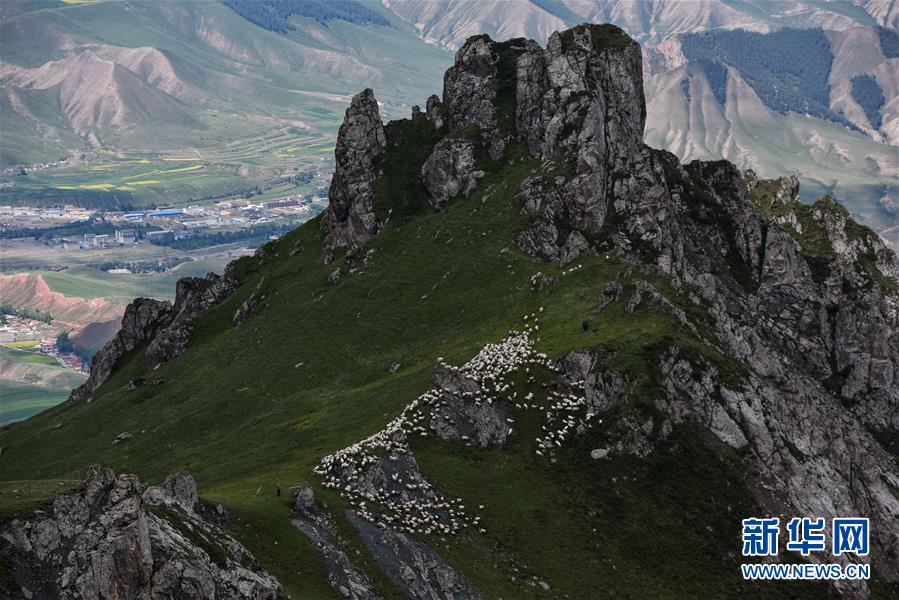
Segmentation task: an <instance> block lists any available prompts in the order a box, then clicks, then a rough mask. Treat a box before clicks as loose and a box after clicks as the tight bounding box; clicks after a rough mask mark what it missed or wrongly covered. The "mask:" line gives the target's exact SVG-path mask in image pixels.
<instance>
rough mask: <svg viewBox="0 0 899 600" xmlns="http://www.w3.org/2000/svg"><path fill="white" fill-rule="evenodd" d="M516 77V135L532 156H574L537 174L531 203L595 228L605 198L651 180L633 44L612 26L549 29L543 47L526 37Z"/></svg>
mask: <svg viewBox="0 0 899 600" xmlns="http://www.w3.org/2000/svg"><path fill="white" fill-rule="evenodd" d="M516 77H517V90H516V98H517V103H516V108H515V121H516V126H517V130H518V136H519V138H520V139H522V140H523V141H524V142H525V143H526V144H527V146H528V149H529V151H530V152H531V153H532V154H534V155H535V156H539V157H542V158H554V157H560V156H564V155H574V156H575V157H576V158H575V160H576V164H575V167H574V174H573V176H572V177H568V178H557V179H556V180H555V181H547V182H545V184H544V185H545V186H546V185H548V186H549V187H550V188H551V189H548V190H546V191H547V193H548V196H549V197H548V198H546V199H545V200H544V201H543V203H542V206H539V207H532V208H531V211H532V212H535V213H539V214H544V215H545V216H547V217H550V218H559V217H563V218H565V219H567V220H569V221H570V222H571V223H572V224H573V225H574V226H575V227H577V228H578V229H580V230H582V231H586V232H594V233H596V232H598V231H599V230H600V229H601V228H602V225H603V223H604V222H605V218H606V214H607V212H608V210H609V206H610V204H612V203H613V202H615V201H616V200H619V199H620V200H623V201H628V200H630V199H631V198H632V197H634V196H635V195H636V194H638V193H642V192H644V191H645V190H646V189H647V188H648V187H650V186H651V185H652V184H654V183H655V177H653V176H652V172H651V169H649V168H648V166H649V165H648V164H647V163H648V157H647V155H646V153H645V150H644V148H643V126H644V124H645V120H646V109H645V104H644V98H643V84H642V63H641V53H640V46H639V45H638V44H637V43H636V42H634V41H633V40H631V39H630V38H628V37H627V35H626V34H624V32H622V31H621V30H620V29H618V28H617V27H615V26H612V25H579V26H578V27H575V28H574V29H570V30H568V31H565V32H562V33H554V34H553V35H552V36H551V37H550V39H549V42H548V44H547V47H546V49H543V48H541V47H540V46H539V45H538V44H537V43H535V42H533V41H529V42H528V43H527V44H526V47H525V51H524V53H523V54H522V55H521V57H520V58H519V59H518V62H517V72H516ZM641 182H642V183H641ZM638 183H639V185H637V184H638ZM530 185H532V186H533V185H534V182H531V183H530Z"/></svg>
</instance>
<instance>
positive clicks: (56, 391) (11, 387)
mask: <svg viewBox="0 0 899 600" xmlns="http://www.w3.org/2000/svg"><path fill="white" fill-rule="evenodd" d="M69 392H70V390H66V389H60V388H43V387H37V386H26V385H16V384H10V383H8V382H5V381H0V427H2V426H3V425H6V424H8V423H13V422H15V421H21V420H22V419H27V418H28V417H31V416H33V415H36V414H38V413H39V412H41V411H44V410H46V409H48V408H50V407H52V406H56V405H57V404H59V403H60V402H62V401H64V400H65V399H66V398H68V396H69Z"/></svg>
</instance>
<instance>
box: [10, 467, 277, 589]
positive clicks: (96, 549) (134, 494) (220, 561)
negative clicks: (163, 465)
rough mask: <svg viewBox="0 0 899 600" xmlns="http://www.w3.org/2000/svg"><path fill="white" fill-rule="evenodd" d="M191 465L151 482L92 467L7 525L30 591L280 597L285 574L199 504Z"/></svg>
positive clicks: (18, 579)
mask: <svg viewBox="0 0 899 600" xmlns="http://www.w3.org/2000/svg"><path fill="white" fill-rule="evenodd" d="M196 502H197V488H196V484H195V483H194V480H193V478H192V477H191V476H190V475H189V474H188V473H179V474H178V475H173V476H171V477H169V478H168V479H166V481H165V483H163V485H162V486H159V487H149V488H144V486H143V485H142V484H141V483H140V482H139V481H138V480H137V478H136V477H134V476H133V475H119V476H116V475H115V474H114V473H113V472H112V471H111V470H110V469H92V470H91V471H90V473H89V474H88V476H87V479H86V480H85V481H84V483H83V484H82V486H81V488H80V489H79V490H78V491H75V492H72V493H70V494H66V495H62V496H57V498H56V499H55V500H54V501H53V505H52V506H51V507H50V508H48V510H47V511H37V512H35V514H33V515H32V516H31V517H28V518H21V519H13V520H12V521H11V522H9V523H7V524H5V525H4V526H3V527H2V529H0V536H2V538H3V539H4V540H5V541H6V542H7V545H6V546H5V547H4V549H3V557H4V559H5V560H6V561H8V562H9V564H10V565H11V570H10V573H11V576H12V578H13V580H14V581H15V583H16V585H18V586H19V587H20V588H21V593H22V597H25V598H33V599H35V600H43V599H47V600H49V599H51V598H135V599H137V598H173V597H174V598H197V599H200V598H206V599H209V600H212V599H213V598H235V599H236V598H241V599H247V600H275V599H276V598H278V597H279V593H280V586H279V585H278V583H277V581H275V579H274V578H273V577H272V576H271V575H269V574H268V573H266V572H265V571H264V570H262V569H261V568H260V567H259V566H258V565H256V563H255V560H254V559H253V557H252V555H250V553H249V552H247V550H246V549H245V548H244V547H243V546H241V545H240V544H239V543H238V542H237V541H235V540H234V539H233V538H231V537H229V536H228V535H226V534H224V533H223V532H222V531H220V530H219V529H217V528H216V527H214V526H213V525H211V524H209V523H208V522H206V521H205V520H204V519H203V518H202V517H200V516H199V515H197V513H196V512H194V507H195V505H196Z"/></svg>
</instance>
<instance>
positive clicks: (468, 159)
mask: <svg viewBox="0 0 899 600" xmlns="http://www.w3.org/2000/svg"><path fill="white" fill-rule="evenodd" d="M474 152H475V144H474V142H472V141H470V140H465V139H444V140H442V141H440V142H438V143H437V145H436V146H435V147H434V151H433V152H432V153H431V156H429V157H428V160H426V161H425V164H424V165H423V166H422V168H421V179H422V184H423V185H424V187H425V189H426V190H427V192H428V195H429V196H430V198H431V205H432V206H433V207H434V208H442V207H443V206H445V205H446V203H447V202H448V201H449V200H450V199H451V198H454V197H456V196H458V195H459V194H462V195H465V196H467V195H468V194H470V193H471V190H473V189H474V188H475V186H476V185H477V184H478V179H480V178H481V177H483V176H484V171H481V170H479V169H477V167H476V164H475V155H474Z"/></svg>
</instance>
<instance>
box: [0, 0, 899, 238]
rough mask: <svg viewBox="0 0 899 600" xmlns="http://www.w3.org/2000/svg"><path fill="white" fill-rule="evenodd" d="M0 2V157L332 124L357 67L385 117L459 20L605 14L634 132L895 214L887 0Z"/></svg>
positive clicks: (420, 93) (467, 27)
mask: <svg viewBox="0 0 899 600" xmlns="http://www.w3.org/2000/svg"><path fill="white" fill-rule="evenodd" d="M772 7H776V10H772ZM0 19H2V22H0V34H2V35H0V39H2V55H3V61H2V65H0V86H2V92H0V118H2V120H3V124H4V125H3V130H4V131H3V133H4V141H3V144H2V148H0V164H3V165H5V166H10V165H15V164H28V163H33V162H37V161H45V160H51V159H58V158H62V157H65V156H68V155H70V154H72V153H73V152H78V151H83V150H85V149H90V148H104V149H114V150H134V149H140V150H145V149H146V150H164V149H170V148H185V147H188V148H194V147H196V148H201V149H202V148H217V147H221V146H223V145H226V144H228V142H233V141H234V140H236V139H246V138H247V137H251V138H252V137H254V136H256V137H259V138H262V137H264V136H265V135H267V133H268V132H270V131H271V130H272V129H273V128H274V127H276V126H278V125H285V124H289V125H290V126H291V127H293V128H294V129H293V130H294V131H296V132H297V145H298V146H300V147H302V146H303V144H304V143H309V142H310V141H311V140H322V139H324V140H333V138H334V136H335V135H336V128H337V125H338V124H339V121H340V118H341V117H342V114H343V111H344V109H345V107H346V103H347V101H348V97H349V96H350V95H352V94H353V93H355V92H357V91H358V90H360V89H362V88H364V87H375V88H377V89H378V90H379V96H378V97H379V99H380V100H381V102H383V103H384V107H383V113H384V114H385V116H387V117H396V116H400V115H402V114H405V113H407V112H408V110H409V108H410V107H411V105H412V104H423V103H424V99H425V96H426V93H425V91H426V90H431V89H435V88H438V87H439V85H440V79H441V77H442V75H441V74H442V72H443V70H444V68H445V67H446V66H447V65H448V64H449V63H450V62H451V54H450V53H451V51H454V50H455V49H456V48H457V47H458V46H459V45H460V44H461V43H462V42H463V41H464V40H465V39H466V38H467V37H469V36H470V35H473V34H475V33H480V32H487V33H488V34H489V35H491V36H492V37H493V38H495V39H506V38H511V37H529V38H535V39H545V38H547V37H548V36H549V34H550V33H552V32H553V31H556V30H560V29H564V28H566V27H569V26H572V25H574V24H576V23H579V22H583V21H588V22H613V23H616V24H618V25H620V26H622V27H623V28H624V29H625V30H627V31H628V33H630V34H631V35H632V36H633V37H634V38H635V39H637V40H638V41H640V42H641V43H642V44H643V46H644V76H645V80H646V93H647V105H648V112H649V115H648V120H647V127H646V141H647V143H649V144H650V145H654V146H658V147H663V148H667V149H670V150H671V151H672V152H674V153H675V154H677V155H678V156H679V157H681V158H682V159H685V160H690V159H692V158H713V157H726V158H728V159H730V160H732V161H734V162H735V163H736V164H737V165H738V166H740V167H741V168H747V167H752V168H754V169H756V170H757V171H758V172H760V173H761V174H763V175H765V176H774V175H780V174H784V173H785V167H784V165H787V164H789V165H791V169H792V170H794V171H797V172H798V174H799V175H800V177H801V179H802V180H803V188H802V189H803V191H804V194H807V195H808V197H809V198H810V197H811V196H815V195H818V194H820V193H824V192H827V193H831V194H833V195H836V196H838V197H840V198H841V199H843V200H844V201H845V202H846V204H847V205H848V206H849V207H850V208H851V210H852V211H853V212H854V213H855V214H857V215H858V216H859V217H860V218H861V219H862V220H863V221H864V222H865V223H867V224H869V225H871V226H873V227H875V228H876V229H878V230H879V231H881V232H882V234H883V235H885V236H887V237H889V238H890V239H891V240H892V241H893V242H894V243H895V242H896V240H897V237H896V236H897V234H899V232H897V230H896V229H895V228H896V226H897V212H896V211H897V210H899V209H897V206H896V203H897V202H899V200H897V198H899V193H897V188H899V185H897V181H899V159H897V157H896V156H897V154H896V153H897V150H896V145H897V143H899V100H897V97H899V35H897V33H896V27H897V24H899V5H897V3H895V2H890V1H887V0H878V1H861V0H855V1H853V2H849V1H845V2H842V1H840V2H827V3H820V2H813V1H795V2H789V1H788V2H778V3H771V2H768V1H757V0H739V1H738V0H700V1H689V2H687V1H672V0H650V1H646V2H629V1H620V0H606V1H589V0H533V1H530V2H528V1H523V0H522V1H520V2H509V1H494V2H467V1H456V2H418V1H410V0H402V1H397V0H382V2H381V3H380V4H376V3H373V2H371V3H369V2H356V1H354V0H343V1H341V2H327V3H325V2H308V1H300V0H296V1H294V0H278V1H273V0H227V1H225V2H223V3H220V2H197V3H194V2H190V3H184V2H165V1H160V2H128V1H109V2H96V3H78V4H66V3H64V2H56V1H52V0H45V1H41V2H4V3H3V4H2V5H0ZM791 28H802V29H804V30H803V31H794V30H793V29H791ZM738 30H742V31H738ZM315 152H317V153H319V154H320V153H321V149H320V148H316V150H315ZM256 166H257V165H254V164H253V160H251V159H247V160H246V161H245V163H244V164H240V165H234V168H235V169H240V168H243V169H253V168H254V167H256Z"/></svg>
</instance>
